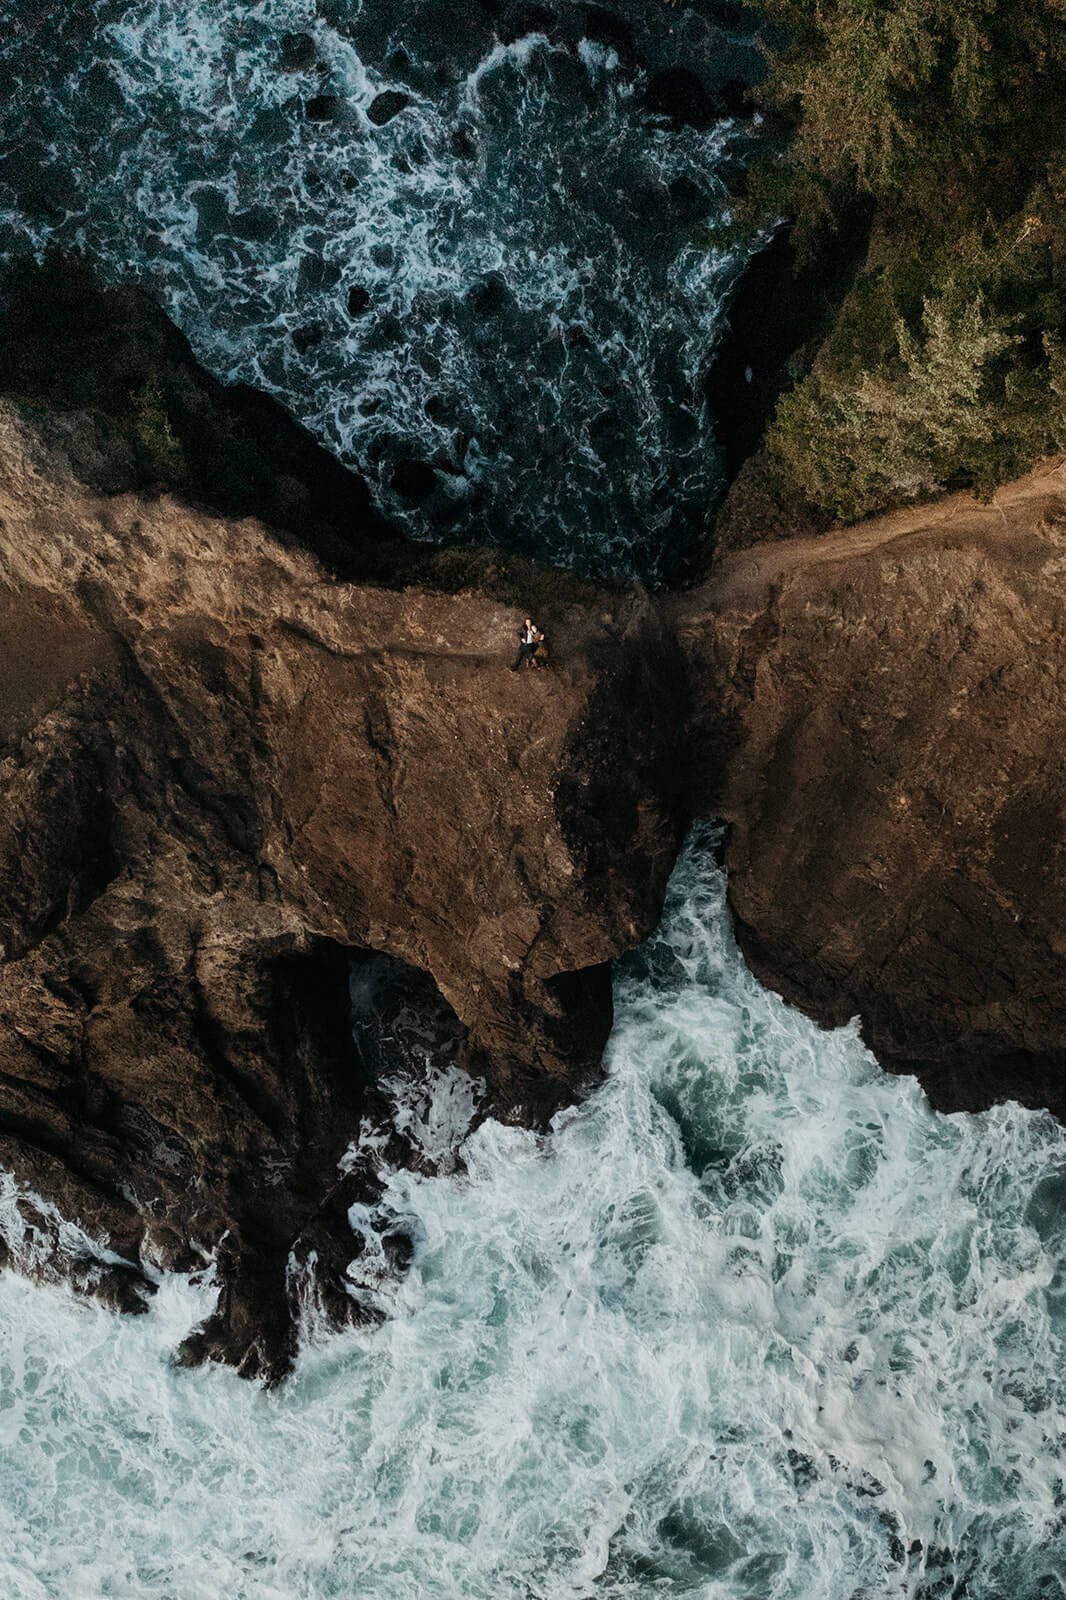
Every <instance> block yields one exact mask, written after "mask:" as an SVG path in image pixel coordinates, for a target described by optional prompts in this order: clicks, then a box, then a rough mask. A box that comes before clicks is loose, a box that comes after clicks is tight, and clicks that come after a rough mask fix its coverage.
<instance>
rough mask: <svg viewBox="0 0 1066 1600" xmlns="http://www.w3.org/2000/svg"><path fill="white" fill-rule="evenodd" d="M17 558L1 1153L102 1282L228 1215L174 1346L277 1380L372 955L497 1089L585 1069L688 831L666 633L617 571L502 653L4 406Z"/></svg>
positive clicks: (342, 1222)
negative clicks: (82, 458)
mask: <svg viewBox="0 0 1066 1600" xmlns="http://www.w3.org/2000/svg"><path fill="white" fill-rule="evenodd" d="M0 582H2V588H0V651H2V655H3V660H4V662H5V672H4V680H3V688H2V690H0V750H2V760H0V784H2V792H3V805H2V809H0V943H2V945H3V958H4V959H3V964H2V966H0V1165H3V1166H6V1167H8V1168H10V1169H11V1170H13V1171H14V1172H15V1173H16V1175H17V1176H18V1178H19V1179H20V1180H21V1181H22V1182H24V1183H25V1184H26V1185H27V1186H28V1187H29V1188H30V1189H32V1190H34V1191H36V1192H38V1193H39V1194H41V1195H43V1196H44V1197H46V1198H47V1199H48V1200H50V1201H54V1202H55V1203H56V1205H57V1206H58V1208H59V1211H60V1212H61V1213H62V1215H63V1216H65V1217H68V1218H71V1219H74V1220H76V1221H77V1222H78V1223H79V1224H80V1225H81V1226H82V1227H84V1228H85V1229H87V1230H88V1231H89V1232H90V1233H91V1234H92V1235H94V1236H96V1237H98V1238H103V1239H106V1240H107V1241H108V1242H109V1245H110V1248H111V1249H112V1250H113V1251H114V1252H115V1253H116V1255H117V1256H119V1257H121V1258H122V1259H123V1261H124V1262H126V1263H130V1264H133V1265H128V1266H123V1265H122V1264H121V1263H116V1264H114V1266H113V1270H111V1271H110V1272H106V1273H105V1274H104V1282H103V1288H104V1290H105V1292H112V1293H113V1294H114V1296H115V1298H116V1299H117V1300H118V1301H119V1303H122V1304H125V1305H130V1306H135V1305H136V1303H137V1300H138V1296H139V1295H140V1294H141V1293H142V1292H144V1291H146V1290H147V1288H148V1287H149V1285H148V1281H147V1278H146V1277H145V1276H144V1274H143V1273H141V1272H140V1270H139V1268H138V1267H137V1266H136V1265H135V1264H136V1263H138V1262H139V1261H140V1259H141V1257H142V1256H146V1257H147V1258H148V1259H149V1260H154V1261H156V1262H159V1263H160V1264H164V1265H168V1266H186V1267H187V1266H190V1265H191V1264H193V1263H194V1262H195V1260H196V1259H197V1253H198V1250H214V1249H215V1248H216V1246H219V1242H220V1241H221V1247H220V1251H219V1272H220V1276H221V1278H222V1281H223V1293H222V1297H221V1301H220V1310H219V1313H218V1314H217V1316H216V1317H215V1318H214V1319H213V1321H212V1323H211V1324H209V1326H208V1328H207V1329H206V1330H205V1331H204V1332H203V1333H202V1334H201V1335H200V1336H198V1338H197V1340H196V1341H194V1342H193V1344H192V1345H191V1346H190V1350H189V1354H190V1355H191V1356H202V1355H211V1356H221V1357H223V1358H225V1359H229V1360H232V1361H234V1362H235V1363H237V1364H238V1365H241V1366H242V1368H243V1369H244V1370H246V1371H251V1372H265V1373H268V1374H275V1373H277V1372H279V1371H281V1370H283V1369H284V1366H285V1364H286V1361H287V1360H288V1358H289V1355H290V1353H291V1340H292V1331H291V1318H290V1312H291V1310H292V1309H293V1308H292V1306H291V1304H290V1301H291V1298H292V1294H291V1287H290V1286H289V1285H288V1284H287V1280H286V1263H287V1261H288V1259H289V1257H290V1254H291V1253H294V1254H295V1255H296V1256H297V1257H299V1256H301V1255H302V1256H303V1257H304V1258H308V1257H311V1256H313V1257H314V1258H315V1259H316V1260H317V1262H318V1263H319V1268H320V1273H323V1274H325V1276H326V1278H327V1279H328V1280H329V1281H328V1282H327V1283H326V1284H325V1287H324V1289H323V1288H322V1286H319V1289H320V1291H321V1293H323V1294H325V1296H326V1298H327V1299H328V1298H329V1297H330V1296H332V1300H333V1303H334V1304H333V1309H337V1308H338V1307H340V1306H343V1305H344V1304H347V1305H348V1306H349V1307H350V1306H351V1302H350V1301H345V1297H344V1287H345V1285H344V1282H343V1269H344V1266H345V1264H346V1262H347V1260H348V1258H349V1257H350V1256H351V1254H352V1253H353V1252H352V1243H351V1234H350V1231H349V1230H348V1228H347V1222H346V1212H347V1206H348V1204H349V1203H350V1200H351V1198H352V1194H351V1192H350V1191H351V1185H350V1184H349V1185H348V1187H347V1188H345V1186H344V1185H343V1184H342V1185H341V1186H340V1188H338V1175H337V1163H338V1160H339V1159H340V1157H341V1156H342V1154H343V1153H344V1151H345V1149H346V1147H347V1146H348V1145H349V1143H350V1142H351V1141H352V1140H353V1139H354V1138H355V1137H356V1136H357V1134H358V1132H359V1127H360V1120H361V1118H362V1117H363V1116H365V1115H367V1114H368V1097H369V1096H372V1092H373V1091H372V1086H370V1085H368V1084H367V1082H366V1075H365V1073H364V1072H363V1071H362V1070H361V1064H360V1061H359V1060H358V1057H357V1052H356V1049H355V1046H354V1045H353V1043H352V1033H351V1023H350V1013H349V1006H348V991H347V982H348V971H349V964H350V963H349V957H350V953H351V952H352V950H354V949H361V950H372V951H381V952H387V953H388V954H389V955H390V956H393V957H397V958H399V959H401V960H402V961H404V962H406V963H409V964H410V965H411V966H412V967H414V968H416V969H418V970H419V971H420V972H422V973H426V974H429V975H430V976H431V977H432V979H433V980H434V982H435V984H436V985H437V988H438V989H439V991H440V995H441V996H443V998H444V1000H445V1001H446V1002H447V1004H448V1006H450V1007H451V1009H452V1011H453V1012H454V1014H455V1017H456V1018H458V1021H459V1024H460V1025H461V1032H462V1034H463V1037H464V1040H465V1048H466V1050H467V1051H468V1056H469V1059H470V1060H472V1062H473V1064H474V1065H475V1066H476V1068H477V1070H478V1071H479V1072H480V1073H481V1074H482V1075H483V1076H484V1078H485V1079H486V1082H487V1085H488V1094H489V1106H490V1108H491V1109H492V1110H493V1111H494V1113H495V1114H496V1115H500V1116H504V1117H512V1118H514V1119H517V1120H521V1121H523V1122H526V1123H529V1124H531V1125H540V1124H542V1123H543V1122H544V1121H545V1120H546V1119H547V1118H548V1117H549V1116H550V1115H551V1113H552V1112H553V1111H554V1110H555V1109H556V1108H557V1107H558V1106H559V1105H560V1104H561V1103H564V1102H566V1101H568V1100H571V1099H573V1098H574V1097H575V1095H577V1094H578V1093H580V1092H581V1090H582V1089H583V1088H585V1087H586V1086H587V1085H588V1083H589V1082H590V1081H591V1080H592V1078H593V1076H594V1075H595V1073H596V1072H597V1070H598V1067H599V1060H600V1055H601V1052H602V1048H603V1044H604V1042H605V1040H606V1036H607V1032H608V1029H609V1026H610V1016H611V1005H610V982H609V971H608V966H607V963H608V962H609V961H610V959H611V958H612V956H614V955H616V954H617V953H618V952H620V951H621V950H622V949H624V948H627V947H629V946H631V945H633V944H634V943H636V942H637V941H638V940H640V939H641V938H643V937H644V936H645V935H646V934H647V933H648V932H649V931H650V930H651V928H652V927H653V926H654V923H655V921H656V918H657V916H658V914H659V910H660V907H661V901H662V895H663V892H664V888H665V883H666V878H667V875H668V873H669V870H670V867H671V865H672V862H673V859H674V856H675V852H676V849H677V845H678V842H679V838H680V835H681V831H682V829H683V826H684V812H683V796H682V787H683V770H684V769H683V762H682V761H681V759H680V751H681V747H682V742H683V739H684V734H685V725H686V720H687V718H686V709H685V706H684V704H683V703H682V692H683V690H682V686H683V682H684V673H683V671H682V670H681V669H680V666H679V658H678V650H677V646H676V643H675V642H674V640H673V639H672V637H671V635H670V634H669V633H668V632H667V631H665V630H664V627H663V625H662V622H661V620H660V618H659V616H658V614H657V613H656V611H655V610H654V609H653V607H652V606H651V605H650V604H649V602H648V600H647V598H646V597H645V596H643V595H642V594H641V593H639V592H629V593H625V594H621V593H620V594H614V595H608V594H603V595H599V596H597V597H595V600H594V602H593V603H589V604H584V605H578V604H566V605H560V606H559V608H558V609H557V611H556V613H555V614H554V615H552V616H551V617H550V618H549V619H548V620H549V621H550V625H551V631H552V636H553V638H554V641H555V644H556V649H557V662H556V665H555V667H554V670H553V671H552V672H551V674H550V676H549V675H548V674H543V673H530V672H526V673H522V674H519V675H514V674H512V673H511V672H510V671H509V670H508V668H509V666H510V662H511V659H512V656H513V651H514V640H515V634H516V631H517V626H518V623H519V621H520V613H518V612H517V611H515V610H514V609H512V608H510V607H508V606H506V605H504V604H501V603H499V602H497V601H494V600H492V599H490V598H484V597H481V596H478V595H472V594H457V595H446V594H435V593H431V592H427V591H425V590H420V589H412V588H408V589H405V590H398V589H393V590H388V589H381V588H371V587H365V586H364V587H356V586H353V585H350V584H346V583H342V582H339V581H337V580H336V579H335V578H334V577H331V576H330V575H329V574H328V573H327V572H326V571H325V569H324V568H323V567H321V566H320V565H319V564H318V563H317V561H316V560H315V559H314V557H312V556H310V555H307V554H303V553H301V552H300V551H299V550H292V549H285V548H283V547H282V546H281V545H280V544H279V543H278V542H276V541H275V540H274V539H273V538H272V537H271V535H270V534H269V533H268V532H267V531H266V530H264V529H263V527H262V526H261V525H259V524H257V523H255V522H251V521H226V520H221V519H219V518H216V517H212V516H210V515H207V514H205V513H200V512H197V511H195V510H193V509H190V508H189V507H188V506H186V505H183V504H181V503H179V502H177V501H174V500H172V499H170V498H168V497H165V496H164V497H161V498H151V497H147V498H146V497H140V496H137V495H132V494H130V495H115V496H110V497H108V496H104V495H101V494H97V493H94V492H93V491H91V490H89V489H87V488H85V487H84V486H83V485H82V484H80V483H78V482H77V481H76V480H75V479H74V478H73V477H72V476H71V474H70V473H69V471H68V470H67V468H66V466H65V465H64V462H63V460H62V458H61V457H60V456H59V455H58V454H57V453H56V450H55V448H54V446H46V445H44V444H43V443H42V440H41V438H40V437H39V435H38V434H37V432H36V431H35V430H34V429H33V428H32V427H31V426H29V425H28V424H27V422H26V420H25V418H24V417H23V415H22V414H21V413H20V412H18V411H17V410H16V409H15V408H14V407H11V406H7V407H5V408H4V409H3V410H2V411H0ZM36 1223H37V1224H38V1225H39V1226H40V1227H41V1228H42V1229H44V1227H45V1223H44V1221H43V1220H42V1219H41V1218H38V1219H36ZM316 1292H318V1291H316Z"/></svg>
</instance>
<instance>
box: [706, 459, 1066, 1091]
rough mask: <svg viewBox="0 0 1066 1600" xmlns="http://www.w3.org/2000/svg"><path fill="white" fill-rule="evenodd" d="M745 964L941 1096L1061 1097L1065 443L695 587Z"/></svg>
mask: <svg viewBox="0 0 1066 1600" xmlns="http://www.w3.org/2000/svg"><path fill="white" fill-rule="evenodd" d="M681 609H682V620H681V626H682V629H683V631H684V633H685V636H686V639H687V640H688V643H689V647H690V649H691V652H692V654H693V656H694V658H695V659H696V661H697V663H698V664H699V666H698V677H699V680H700V681H701V682H702V684H704V685H705V694H706V699H705V711H704V714H703V723H702V726H703V729H704V737H705V739H706V741H707V744H706V747H705V748H706V751H707V753H708V755H709V756H710V759H709V760H708V761H707V764H706V765H705V768H704V772H703V776H702V780H701V784H700V788H701V796H700V803H701V806H702V807H703V808H704V809H706V810H709V811H711V812H718V813H720V814H721V815H723V816H724V817H725V818H726V819H727V820H728V822H729V823H730V825H731V827H730V833H729V841H728V866H729V873H730V896H731V902H732V908H733V913H734V918H735V921H736V925H737V931H738V933H739V935H740V938H741V941H742V944H743V947H744V950H745V953H746V954H747V956H748V958H749V960H750V962H751V964H752V966H753V967H754V968H755V970H756V971H757V972H758V973H759V975H760V976H761V977H762V978H763V979H764V980H765V981H766V982H768V983H770V984H771V985H773V987H775V988H776V989H778V990H780V991H781V992H782V993H783V994H785V995H786V996H787V997H788V998H789V999H790V1000H792V1001H793V1002H795V1003H796V1004H798V1005H800V1006H802V1007H804V1008H805V1009H806V1010H807V1011H809V1012H810V1013H812V1014H813V1015H815V1016H816V1017H818V1018H819V1019H820V1020H822V1021H823V1022H826V1023H839V1022H842V1021H844V1020H846V1019H847V1018H849V1017H851V1016H854V1015H856V1014H858V1015H859V1016H860V1017H861V1018H862V1023H863V1031H864V1035H865V1037H866V1039H867V1040H868V1042H869V1044H870V1045H871V1047H872V1048H873V1050H874V1051H875V1053H876V1054H877V1056H878V1057H879V1059H880V1060H881V1061H882V1062H883V1063H884V1064H885V1065H886V1066H889V1067H892V1068H894V1069H897V1070H902V1071H914V1072H916V1073H917V1074H918V1076H919V1077H920V1078H921V1081H922V1083H923V1085H924V1086H925V1088H926V1090H927V1092H928V1093H929V1096H930V1098H931V1099H932V1101H933V1103H934V1104H935V1105H937V1106H940V1107H942V1108H944V1109H950V1110H959V1109H976V1108H979V1107H983V1106H986V1105H988V1104H990V1103H991V1102H993V1101H995V1100H999V1099H1006V1098H1010V1099H1017V1100H1021V1101H1023V1102H1024V1103H1027V1104H1030V1105H1046V1106H1050V1107H1051V1108H1052V1109H1054V1110H1055V1111H1056V1112H1057V1113H1058V1114H1059V1115H1060V1116H1063V1115H1066V981H1064V980H1066V968H1064V964H1063V957H1064V955H1066V773H1064V767H1063V741H1064V732H1066V726H1064V720H1066V719H1064V713H1063V695H1064V688H1066V645H1064V638H1066V626H1064V625H1066V468H1064V467H1063V466H1061V465H1058V466H1056V464H1054V463H1052V464H1050V465H1049V466H1048V467H1047V468H1046V469H1045V470H1044V471H1043V472H1041V473H1038V474H1034V476H1033V477H1031V478H1029V479H1026V480H1023V481H1021V482H1019V483H1017V484H1014V485H1010V486H1008V487H1007V488H1006V489H1004V490H1002V491H1000V493H999V494H998V495H997V496H996V499H995V501H994V502H993V504H991V505H988V506H980V505H977V504H975V503H974V502H973V501H972V500H969V499H965V498H962V497H957V498H955V499H952V500H950V501H946V502H944V503H942V504H941V505H939V506H936V507H933V508H928V507H927V508H924V509H923V510H922V511H918V512H913V513H907V514H899V515H896V516H894V517H889V518H885V519H882V520H880V521H878V522H875V523H869V524H866V525H863V526H861V527H857V528H853V529H846V530H842V531H840V532H838V533H834V534H828V535H825V536H823V537H821V538H818V539H811V540H796V541H792V542H789V543H783V544H774V545H763V546H759V547H756V548H755V549H753V550H751V551H747V552H744V553H743V554H741V555H739V556H736V557H733V558H731V559H730V560H728V561H727V562H725V563H723V565H722V566H721V567H720V568H719V569H718V571H717V573H716V575H715V577H714V580H713V581H712V583H711V584H710V585H709V586H708V588H707V589H706V590H704V591H702V592H700V593H698V594H696V595H693V596H690V597H688V598H687V599H686V600H685V601H684V602H683V603H682V608H681Z"/></svg>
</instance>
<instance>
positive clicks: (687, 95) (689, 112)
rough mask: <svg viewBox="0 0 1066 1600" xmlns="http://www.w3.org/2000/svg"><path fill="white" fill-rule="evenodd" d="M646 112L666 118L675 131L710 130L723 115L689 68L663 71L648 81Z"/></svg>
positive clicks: (645, 97) (719, 107)
mask: <svg viewBox="0 0 1066 1600" xmlns="http://www.w3.org/2000/svg"><path fill="white" fill-rule="evenodd" d="M644 100H645V104H646V105H647V107H648V110H649V111H652V112H654V114H655V115H656V116H660V117H669V119H670V121H671V122H672V123H674V125H675V126H676V127H690V128H709V127H710V126H711V124H712V123H713V122H717V121H718V120H719V118H720V116H721V115H722V107H721V105H720V103H719V102H718V101H717V100H716V99H715V98H714V97H713V96H711V95H710V94H709V93H708V92H707V90H706V88H705V87H704V85H703V84H702V83H701V82H700V80H699V78H698V77H697V76H696V74H695V73H694V72H692V71H690V69H689V68H688V67H664V68H663V70H662V71H661V72H656V73H655V74H654V76H653V77H651V78H650V79H649V81H648V87H647V89H646V90H645V95H644Z"/></svg>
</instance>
